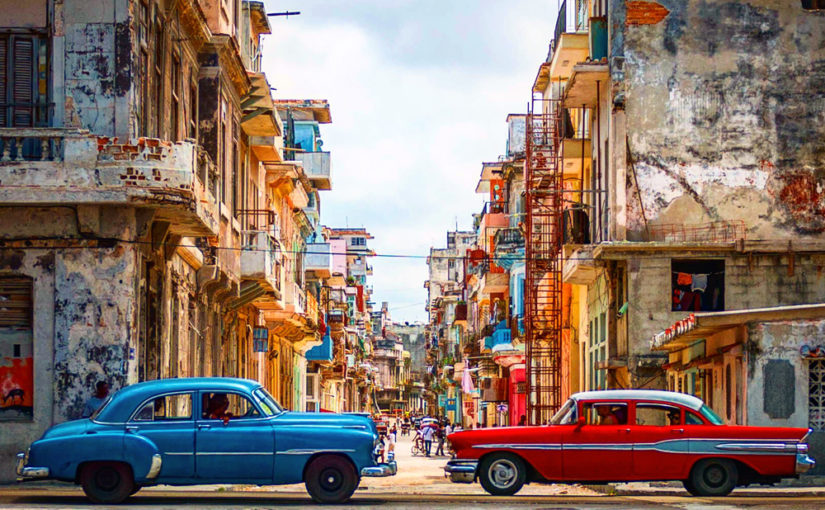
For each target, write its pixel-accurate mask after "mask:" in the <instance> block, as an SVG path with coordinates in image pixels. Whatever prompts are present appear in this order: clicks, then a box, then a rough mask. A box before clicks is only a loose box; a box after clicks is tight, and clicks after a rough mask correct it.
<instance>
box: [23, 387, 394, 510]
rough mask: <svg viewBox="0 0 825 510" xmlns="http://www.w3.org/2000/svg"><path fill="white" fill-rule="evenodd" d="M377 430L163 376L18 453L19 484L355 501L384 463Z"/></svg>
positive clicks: (387, 469)
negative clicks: (300, 493)
mask: <svg viewBox="0 0 825 510" xmlns="http://www.w3.org/2000/svg"><path fill="white" fill-rule="evenodd" d="M379 451H380V445H379V438H378V433H377V432H376V428H375V424H374V423H373V422H372V420H370V419H369V418H367V417H365V416H359V415H354V414H353V415H350V414H319V413H296V412H290V411H285V410H284V409H282V408H281V407H280V405H278V403H277V402H276V401H275V399H274V398H272V396H270V395H269V394H268V393H267V392H266V390H265V389H264V388H262V387H261V385H260V384H259V383H257V382H255V381H251V380H246V379H228V378H192V379H163V380H158V381H150V382H143V383H139V384H135V385H133V386H128V387H126V388H123V389H122V390H120V391H118V392H117V393H115V394H114V395H112V396H111V397H109V398H108V399H107V400H106V401H105V402H104V403H103V405H102V406H101V407H100V409H98V410H97V412H96V413H94V414H93V415H92V416H91V418H89V419H86V420H77V421H70V422H67V423H61V424H59V425H55V426H54V427H52V428H50V429H49V430H47V431H46V432H45V433H44V434H43V437H42V438H40V439H39V440H37V441H35V442H34V443H32V445H31V447H30V448H29V450H28V451H27V452H26V453H21V454H19V455H18V456H17V457H18V461H17V475H18V477H19V478H18V479H19V480H33V479H39V480H42V479H56V480H64V481H68V482H75V483H79V484H81V485H82V486H83V490H84V492H85V493H86V495H87V496H88V497H89V498H90V499H92V500H93V501H95V502H98V503H118V502H121V501H123V500H125V499H126V498H128V497H129V496H130V495H132V494H134V493H135V492H137V491H138V490H140V488H141V487H146V486H149V485H156V484H169V485H194V484H206V483H209V484H211V483H245V484H249V483H251V484H258V485H274V484H290V483H300V482H303V483H305V484H306V488H307V492H309V494H310V496H312V499H313V500H315V501H316V502H319V503H337V502H342V501H346V500H347V499H349V498H350V496H352V494H353V492H355V489H356V488H357V487H358V484H359V482H360V480H361V477H363V476H391V475H394V474H395V473H396V464H395V462H390V463H378V462H377V455H378V452H379Z"/></svg>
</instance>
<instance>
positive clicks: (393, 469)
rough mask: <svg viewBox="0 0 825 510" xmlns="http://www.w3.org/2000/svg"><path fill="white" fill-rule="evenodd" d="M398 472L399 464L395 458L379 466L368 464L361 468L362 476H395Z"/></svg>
mask: <svg viewBox="0 0 825 510" xmlns="http://www.w3.org/2000/svg"><path fill="white" fill-rule="evenodd" d="M397 472H398V464H397V463H396V462H395V461H394V460H393V461H390V462H385V463H380V464H378V465H377V466H367V467H365V468H363V469H361V476H393V475H395V474H396V473H397Z"/></svg>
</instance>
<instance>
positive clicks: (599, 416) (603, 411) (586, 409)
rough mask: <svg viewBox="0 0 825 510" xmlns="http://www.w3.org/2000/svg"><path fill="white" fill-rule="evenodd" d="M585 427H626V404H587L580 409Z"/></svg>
mask: <svg viewBox="0 0 825 510" xmlns="http://www.w3.org/2000/svg"><path fill="white" fill-rule="evenodd" d="M582 414H583V415H584V417H585V423H586V424H587V425H626V424H627V404H625V403H617V402H604V403H599V402H592V403H591V402H588V403H585V404H584V405H583V407H582Z"/></svg>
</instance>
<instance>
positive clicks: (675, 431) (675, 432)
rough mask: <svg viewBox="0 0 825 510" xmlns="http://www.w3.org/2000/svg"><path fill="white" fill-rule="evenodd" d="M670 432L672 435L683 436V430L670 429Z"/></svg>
mask: <svg viewBox="0 0 825 510" xmlns="http://www.w3.org/2000/svg"><path fill="white" fill-rule="evenodd" d="M670 432H671V433H673V434H684V433H685V429H671V431H670Z"/></svg>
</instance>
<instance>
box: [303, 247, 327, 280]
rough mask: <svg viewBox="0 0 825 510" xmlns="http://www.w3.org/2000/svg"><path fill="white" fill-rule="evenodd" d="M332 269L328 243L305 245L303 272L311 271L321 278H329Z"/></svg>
mask: <svg viewBox="0 0 825 510" xmlns="http://www.w3.org/2000/svg"><path fill="white" fill-rule="evenodd" d="M331 267H332V256H331V254H330V244H329V243H310V244H307V251H306V255H305V257H304V270H305V271H312V272H314V273H316V274H318V275H319V276H321V277H329V275H330V271H331V270H332V269H331Z"/></svg>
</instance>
